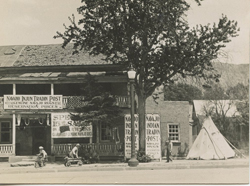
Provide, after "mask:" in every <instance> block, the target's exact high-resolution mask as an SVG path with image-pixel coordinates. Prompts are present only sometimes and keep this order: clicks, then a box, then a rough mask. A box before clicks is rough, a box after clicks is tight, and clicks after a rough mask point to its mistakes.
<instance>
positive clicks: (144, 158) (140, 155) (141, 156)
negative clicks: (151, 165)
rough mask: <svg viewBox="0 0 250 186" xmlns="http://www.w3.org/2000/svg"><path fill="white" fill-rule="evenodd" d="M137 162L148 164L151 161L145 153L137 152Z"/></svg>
mask: <svg viewBox="0 0 250 186" xmlns="http://www.w3.org/2000/svg"><path fill="white" fill-rule="evenodd" d="M137 160H138V161H139V162H150V161H151V160H152V159H151V157H150V156H149V155H147V154H146V153H145V151H138V152H137Z"/></svg>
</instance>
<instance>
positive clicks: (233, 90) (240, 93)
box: [227, 83, 249, 100]
mask: <svg viewBox="0 0 250 186" xmlns="http://www.w3.org/2000/svg"><path fill="white" fill-rule="evenodd" d="M227 95H228V96H229V98H230V99H238V100H246V99H249V97H248V96H249V87H248V86H245V85H243V84H242V83H238V84H237V85H235V86H234V87H229V88H228V89H227Z"/></svg>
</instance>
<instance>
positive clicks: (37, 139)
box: [32, 126, 47, 155]
mask: <svg viewBox="0 0 250 186" xmlns="http://www.w3.org/2000/svg"><path fill="white" fill-rule="evenodd" d="M46 129H47V128H46V127H44V126H35V127H33V128H32V155H36V154H38V153H39V147H40V146H43V148H44V149H47V146H46V136H47V130H46Z"/></svg>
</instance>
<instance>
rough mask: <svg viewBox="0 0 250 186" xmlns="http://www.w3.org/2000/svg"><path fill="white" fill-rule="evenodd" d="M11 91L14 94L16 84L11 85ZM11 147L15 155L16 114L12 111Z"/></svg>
mask: <svg viewBox="0 0 250 186" xmlns="http://www.w3.org/2000/svg"><path fill="white" fill-rule="evenodd" d="M12 93H13V95H16V84H13V87H12ZM12 126H13V127H12V147H13V148H12V149H13V152H12V154H13V155H14V156H15V155H16V114H15V113H13V116H12Z"/></svg>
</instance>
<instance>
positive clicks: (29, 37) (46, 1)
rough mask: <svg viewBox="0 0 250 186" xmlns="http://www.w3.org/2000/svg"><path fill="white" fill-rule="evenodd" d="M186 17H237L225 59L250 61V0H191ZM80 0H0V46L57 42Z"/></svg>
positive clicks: (195, 19) (204, 20) (192, 22)
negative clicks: (56, 37)
mask: <svg viewBox="0 0 250 186" xmlns="http://www.w3.org/2000/svg"><path fill="white" fill-rule="evenodd" d="M187 1H188V2H190V3H191V10H190V11H189V12H188V13H187V19H188V22H189V24H190V25H191V26H195V25H197V24H202V25H204V24H208V23H214V22H215V23H217V22H218V20H219V18H221V17H222V14H224V15H227V17H228V18H229V19H231V20H236V21H237V22H238V26H239V27H240V32H239V36H238V37H236V38H233V39H232V42H231V43H229V44H227V47H226V48H225V49H224V50H225V51H226V52H227V53H228V56H229V57H228V58H226V59H223V60H224V62H228V63H234V64H241V63H249V36H250V35H249V23H250V0H204V1H202V3H201V4H202V5H201V6H197V4H196V3H195V1H194V0H187ZM80 5H81V0H0V24H1V26H0V46H5V45H44V44H60V43H62V40H61V39H53V36H54V35H56V32H57V31H60V32H63V31H64V26H63V24H64V23H65V24H66V25H69V24H70V22H69V20H68V16H71V15H72V14H75V15H76V16H77V11H76V8H77V7H79V6H80Z"/></svg>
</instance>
